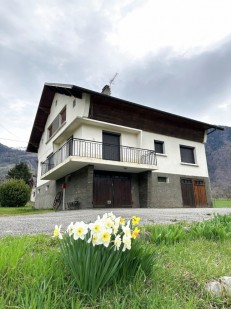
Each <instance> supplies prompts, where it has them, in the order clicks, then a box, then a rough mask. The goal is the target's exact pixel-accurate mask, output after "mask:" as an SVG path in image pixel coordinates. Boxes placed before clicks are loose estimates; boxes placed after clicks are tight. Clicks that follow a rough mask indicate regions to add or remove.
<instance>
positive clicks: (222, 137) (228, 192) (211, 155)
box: [206, 127, 231, 198]
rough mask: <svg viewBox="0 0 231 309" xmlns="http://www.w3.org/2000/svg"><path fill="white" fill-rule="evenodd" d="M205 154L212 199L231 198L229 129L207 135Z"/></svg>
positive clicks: (230, 132) (230, 143)
mask: <svg viewBox="0 0 231 309" xmlns="http://www.w3.org/2000/svg"><path fill="white" fill-rule="evenodd" d="M206 154H207V162H208V169H209V176H210V182H211V188H212V193H213V197H227V198H231V127H224V131H220V130H217V131H215V132H213V133H211V134H209V135H208V140H207V144H206Z"/></svg>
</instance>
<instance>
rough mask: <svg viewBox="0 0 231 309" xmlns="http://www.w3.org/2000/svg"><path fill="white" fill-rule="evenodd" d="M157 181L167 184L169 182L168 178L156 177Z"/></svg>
mask: <svg viewBox="0 0 231 309" xmlns="http://www.w3.org/2000/svg"><path fill="white" fill-rule="evenodd" d="M157 181H158V182H165V183H167V182H169V179H168V177H163V176H158V177H157Z"/></svg>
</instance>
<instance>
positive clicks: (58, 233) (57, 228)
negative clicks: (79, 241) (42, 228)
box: [53, 225, 63, 239]
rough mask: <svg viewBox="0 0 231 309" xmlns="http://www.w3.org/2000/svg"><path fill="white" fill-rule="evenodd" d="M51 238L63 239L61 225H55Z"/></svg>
mask: <svg viewBox="0 0 231 309" xmlns="http://www.w3.org/2000/svg"><path fill="white" fill-rule="evenodd" d="M53 237H58V238H59V239H63V236H62V234H61V225H60V226H58V225H55V229H54V232H53Z"/></svg>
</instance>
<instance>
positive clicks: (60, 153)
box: [41, 139, 156, 175]
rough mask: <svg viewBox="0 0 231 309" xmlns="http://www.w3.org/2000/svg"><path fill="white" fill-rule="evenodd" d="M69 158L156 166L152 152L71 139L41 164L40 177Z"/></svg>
mask: <svg viewBox="0 0 231 309" xmlns="http://www.w3.org/2000/svg"><path fill="white" fill-rule="evenodd" d="M69 156H77V157H87V158H95V159H100V160H111V161H120V162H128V163H138V164H148V165H156V154H155V151H154V150H148V149H141V148H134V147H128V146H120V145H113V144H106V143H100V142H95V141H88V140H83V139H71V140H69V141H68V142H66V143H65V144H64V145H63V146H62V147H61V148H60V149H59V150H57V151H56V152H55V153H53V154H52V155H51V156H49V157H48V158H47V159H46V160H45V161H44V162H42V163H41V165H42V171H41V173H42V175H43V174H45V173H47V172H48V171H50V170H51V169H53V168H54V167H56V166H58V165H59V164H60V163H62V162H63V161H64V160H65V159H67V158H68V157H69Z"/></svg>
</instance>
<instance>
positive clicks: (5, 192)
mask: <svg viewBox="0 0 231 309" xmlns="http://www.w3.org/2000/svg"><path fill="white" fill-rule="evenodd" d="M29 196H30V187H29V186H28V185H27V184H26V183H25V181H24V180H22V179H10V180H8V181H6V182H4V183H3V184H1V185H0V204H1V206H3V207H21V206H25V205H26V203H27V202H28V200H29Z"/></svg>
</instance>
